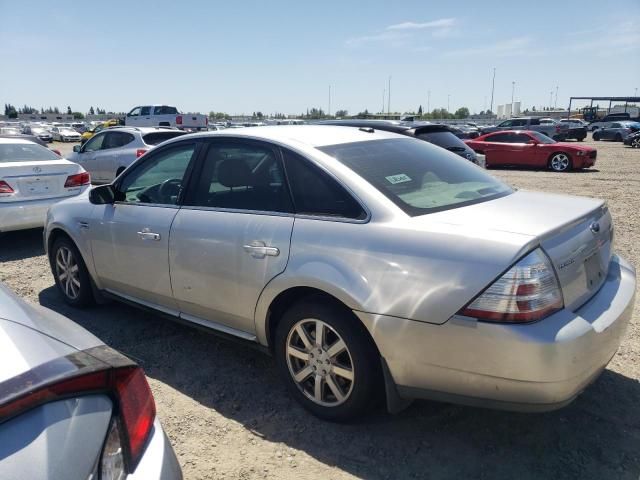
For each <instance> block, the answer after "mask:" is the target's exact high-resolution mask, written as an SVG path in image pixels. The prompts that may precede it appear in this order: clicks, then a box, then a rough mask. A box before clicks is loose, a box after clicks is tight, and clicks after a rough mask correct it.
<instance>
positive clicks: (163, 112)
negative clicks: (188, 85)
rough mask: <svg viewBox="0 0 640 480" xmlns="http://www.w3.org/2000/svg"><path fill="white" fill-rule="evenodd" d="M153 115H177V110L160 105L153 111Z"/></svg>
mask: <svg viewBox="0 0 640 480" xmlns="http://www.w3.org/2000/svg"><path fill="white" fill-rule="evenodd" d="M153 113H154V115H177V113H178V109H177V108H176V107H167V106H166V105H162V106H160V107H155V108H154V109H153Z"/></svg>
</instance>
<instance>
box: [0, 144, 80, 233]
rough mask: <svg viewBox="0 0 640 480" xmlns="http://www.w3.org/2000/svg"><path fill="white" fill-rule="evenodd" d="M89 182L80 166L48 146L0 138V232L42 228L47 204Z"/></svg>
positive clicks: (73, 193)
mask: <svg viewBox="0 0 640 480" xmlns="http://www.w3.org/2000/svg"><path fill="white" fill-rule="evenodd" d="M90 183H91V179H90V176H89V174H88V173H87V172H86V171H85V170H84V168H82V167H81V166H80V165H78V164H76V163H73V162H70V161H68V160H65V159H64V158H61V157H59V156H58V155H56V154H55V153H54V152H52V151H51V150H49V149H48V148H45V147H43V146H41V145H38V144H37V143H34V142H31V141H29V140H21V139H9V138H0V232H7V231H11V230H22V229H27V228H37V227H42V226H43V225H44V222H45V217H46V214H47V209H48V208H49V206H50V205H51V204H53V203H55V202H57V201H59V200H61V199H63V198H68V197H71V196H74V195H78V194H80V193H82V192H83V191H84V190H86V189H87V188H88V186H89V184H90Z"/></svg>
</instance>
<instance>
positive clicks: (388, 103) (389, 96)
mask: <svg viewBox="0 0 640 480" xmlns="http://www.w3.org/2000/svg"><path fill="white" fill-rule="evenodd" d="M388 115H391V75H389V92H388V93H387V116H388Z"/></svg>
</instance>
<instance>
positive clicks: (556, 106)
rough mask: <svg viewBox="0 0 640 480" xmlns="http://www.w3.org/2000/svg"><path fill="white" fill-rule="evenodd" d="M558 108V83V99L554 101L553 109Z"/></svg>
mask: <svg viewBox="0 0 640 480" xmlns="http://www.w3.org/2000/svg"><path fill="white" fill-rule="evenodd" d="M556 108H558V85H556V100H555V102H553V109H554V110H555V109H556Z"/></svg>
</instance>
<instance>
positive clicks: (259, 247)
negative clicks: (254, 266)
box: [242, 241, 280, 258]
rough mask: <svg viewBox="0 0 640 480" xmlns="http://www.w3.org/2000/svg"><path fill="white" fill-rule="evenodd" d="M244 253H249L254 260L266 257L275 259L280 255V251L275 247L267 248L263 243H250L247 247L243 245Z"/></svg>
mask: <svg viewBox="0 0 640 480" xmlns="http://www.w3.org/2000/svg"><path fill="white" fill-rule="evenodd" d="M242 248H243V249H244V251H245V252H247V253H250V254H251V256H252V257H254V258H264V257H266V256H267V255H268V256H270V257H277V256H278V255H280V249H278V248H276V247H267V246H266V245H265V243H264V242H258V241H255V242H251V243H250V244H249V245H243V247H242Z"/></svg>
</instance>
